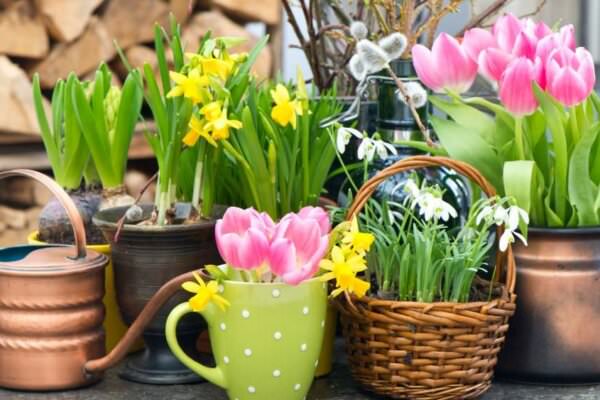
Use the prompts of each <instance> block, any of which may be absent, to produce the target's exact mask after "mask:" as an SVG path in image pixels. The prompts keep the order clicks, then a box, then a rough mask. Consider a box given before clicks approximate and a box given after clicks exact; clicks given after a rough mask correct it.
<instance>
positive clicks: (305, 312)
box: [302, 307, 310, 315]
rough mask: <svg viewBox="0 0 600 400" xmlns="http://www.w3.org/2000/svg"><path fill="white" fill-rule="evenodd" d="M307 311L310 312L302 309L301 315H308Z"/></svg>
mask: <svg viewBox="0 0 600 400" xmlns="http://www.w3.org/2000/svg"><path fill="white" fill-rule="evenodd" d="M309 311H310V310H309V309H308V307H304V308H303V309H302V314H304V315H308V312H309Z"/></svg>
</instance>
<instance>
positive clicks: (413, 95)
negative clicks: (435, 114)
mask: <svg viewBox="0 0 600 400" xmlns="http://www.w3.org/2000/svg"><path fill="white" fill-rule="evenodd" d="M404 87H405V88H406V93H407V94H408V97H409V98H410V99H411V101H412V103H413V104H414V106H415V108H421V107H423V106H424V105H425V104H427V91H426V90H425V89H424V88H423V86H421V84H420V83H419V82H416V81H410V82H405V83H404ZM396 96H398V99H399V100H400V101H401V102H403V103H404V104H406V98H405V97H404V95H403V94H402V93H401V92H400V90H396Z"/></svg>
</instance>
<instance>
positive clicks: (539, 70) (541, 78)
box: [534, 57, 546, 90]
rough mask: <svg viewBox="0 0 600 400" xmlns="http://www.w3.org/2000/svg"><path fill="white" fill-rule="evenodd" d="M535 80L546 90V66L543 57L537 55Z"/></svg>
mask: <svg viewBox="0 0 600 400" xmlns="http://www.w3.org/2000/svg"><path fill="white" fill-rule="evenodd" d="M534 76H535V81H536V82H537V84H538V85H540V87H541V88H542V89H544V90H546V67H545V65H544V62H543V61H542V59H541V58H539V57H536V58H535V61H534Z"/></svg>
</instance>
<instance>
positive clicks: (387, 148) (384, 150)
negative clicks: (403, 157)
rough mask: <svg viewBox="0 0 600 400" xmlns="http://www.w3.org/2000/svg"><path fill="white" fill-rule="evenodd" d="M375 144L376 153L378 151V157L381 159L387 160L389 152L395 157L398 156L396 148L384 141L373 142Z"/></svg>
mask: <svg viewBox="0 0 600 400" xmlns="http://www.w3.org/2000/svg"><path fill="white" fill-rule="evenodd" d="M373 143H374V144H375V151H377V155H378V156H379V158H381V159H384V158H387V156H388V152H390V153H392V154H393V155H396V154H398V152H397V151H396V148H395V147H394V146H392V145H391V144H390V143H388V142H384V141H383V140H373Z"/></svg>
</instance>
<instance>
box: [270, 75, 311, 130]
mask: <svg viewBox="0 0 600 400" xmlns="http://www.w3.org/2000/svg"><path fill="white" fill-rule="evenodd" d="M271 97H272V98H273V101H274V102H275V106H274V107H273V110H272V111H271V118H273V120H274V121H275V122H277V123H278V124H279V125H281V126H283V127H286V126H287V125H288V124H291V125H292V128H294V129H296V118H297V116H298V115H302V113H303V110H302V104H300V102H299V101H297V100H291V99H290V93H289V92H288V90H287V88H286V87H285V86H283V85H282V84H278V85H277V87H275V90H271Z"/></svg>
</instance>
